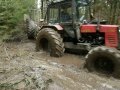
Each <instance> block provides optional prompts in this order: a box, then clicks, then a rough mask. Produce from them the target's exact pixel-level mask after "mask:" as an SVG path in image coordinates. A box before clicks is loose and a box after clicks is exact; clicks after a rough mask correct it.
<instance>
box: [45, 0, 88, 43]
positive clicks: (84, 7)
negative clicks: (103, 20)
mask: <svg viewBox="0 0 120 90" xmlns="http://www.w3.org/2000/svg"><path fill="white" fill-rule="evenodd" d="M88 7H89V5H88V2H87V1H86V0H64V1H60V2H57V3H51V4H49V5H48V11H47V23H48V24H49V25H57V26H58V25H59V27H61V28H63V35H62V36H63V37H64V41H67V42H68V41H72V42H78V39H79V38H80V32H79V31H80V30H79V27H80V24H81V23H86V20H85V18H89V12H88V11H89V9H88ZM76 28H77V30H78V31H77V30H76ZM78 32H79V34H78Z"/></svg>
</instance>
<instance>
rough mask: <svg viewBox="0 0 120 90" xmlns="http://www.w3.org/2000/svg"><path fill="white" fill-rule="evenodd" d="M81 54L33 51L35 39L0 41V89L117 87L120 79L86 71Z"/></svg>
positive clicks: (119, 89) (115, 89) (97, 89)
mask: <svg viewBox="0 0 120 90" xmlns="http://www.w3.org/2000/svg"><path fill="white" fill-rule="evenodd" d="M84 63H85V59H84V56H82V55H74V54H68V53H65V55H64V56H63V57H61V58H54V57H50V56H49V54H47V53H45V52H43V51H40V52H36V51H35V42H34V41H29V40H24V41H22V42H17V43H16V42H13V43H0V90H120V80H119V79H115V78H112V77H110V78H107V77H105V76H100V75H96V74H94V73H89V72H88V71H87V70H86V69H84V68H83V66H84Z"/></svg>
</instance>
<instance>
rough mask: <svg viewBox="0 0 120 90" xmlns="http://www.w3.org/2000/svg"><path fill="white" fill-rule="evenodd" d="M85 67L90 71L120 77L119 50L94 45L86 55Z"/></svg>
mask: <svg viewBox="0 0 120 90" xmlns="http://www.w3.org/2000/svg"><path fill="white" fill-rule="evenodd" d="M86 67H87V69H88V70H89V71H91V72H97V73H99V74H104V75H107V76H113V77H116V78H120V52H119V51H118V50H116V49H113V48H109V47H96V48H94V49H92V50H91V51H90V52H89V53H88V55H87V56H86Z"/></svg>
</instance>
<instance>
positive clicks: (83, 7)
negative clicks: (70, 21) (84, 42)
mask: <svg viewBox="0 0 120 90" xmlns="http://www.w3.org/2000/svg"><path fill="white" fill-rule="evenodd" d="M76 4H77V8H76V9H77V10H76V11H77V20H78V21H80V22H82V21H83V20H85V19H89V6H88V4H87V3H86V2H84V0H77V2H76Z"/></svg>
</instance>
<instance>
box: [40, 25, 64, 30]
mask: <svg viewBox="0 0 120 90" xmlns="http://www.w3.org/2000/svg"><path fill="white" fill-rule="evenodd" d="M43 28H52V29H54V30H56V31H63V27H62V26H60V25H59V24H58V25H48V26H42V27H41V29H43ZM41 29H40V30H41Z"/></svg>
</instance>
